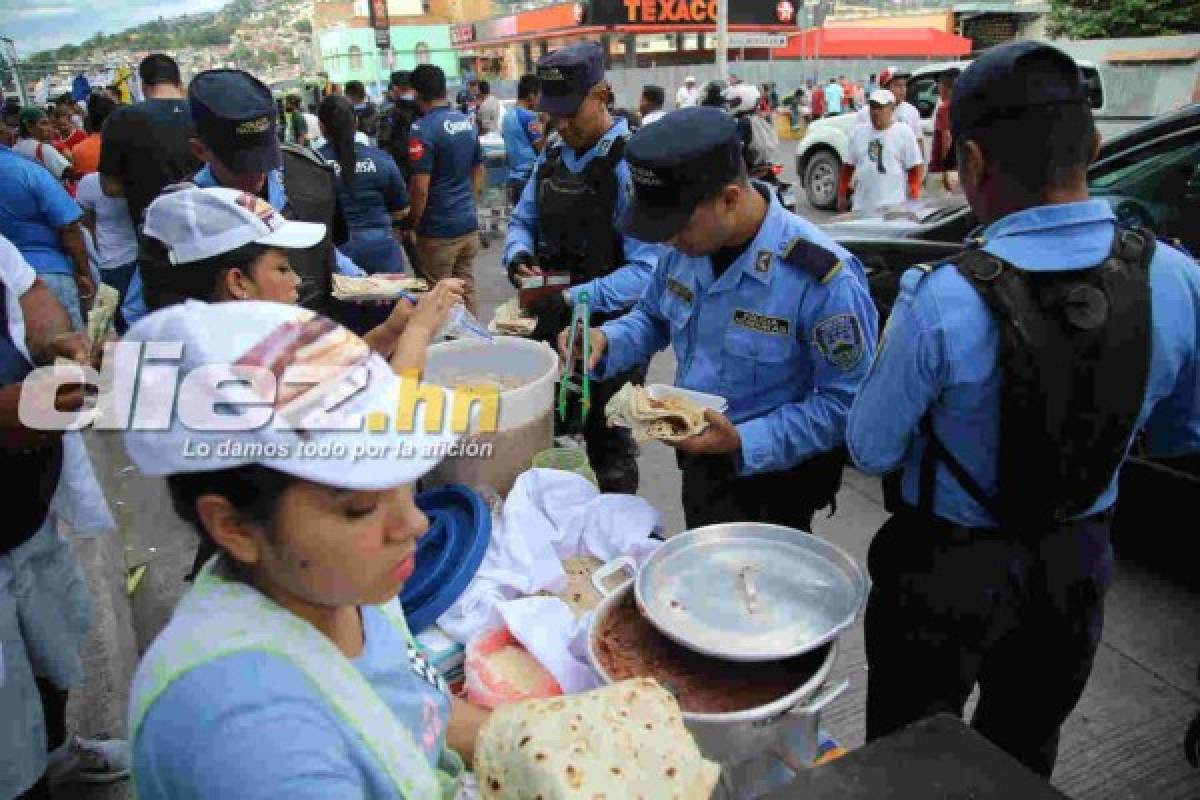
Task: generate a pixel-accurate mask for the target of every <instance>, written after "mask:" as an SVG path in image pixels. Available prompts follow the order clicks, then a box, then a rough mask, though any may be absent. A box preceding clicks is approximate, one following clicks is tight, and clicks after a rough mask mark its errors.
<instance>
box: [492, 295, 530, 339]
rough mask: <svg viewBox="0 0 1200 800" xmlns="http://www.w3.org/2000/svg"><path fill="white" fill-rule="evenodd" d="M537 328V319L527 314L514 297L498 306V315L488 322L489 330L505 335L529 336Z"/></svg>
mask: <svg viewBox="0 0 1200 800" xmlns="http://www.w3.org/2000/svg"><path fill="white" fill-rule="evenodd" d="M535 328H537V319H536V318H534V317H531V316H528V315H526V314H525V312H524V311H522V310H521V306H520V305H518V304H517V298H515V297H513V298H510V299H509V300H508V302H506V303H503V304H502V305H500V306H498V307H497V308H496V316H494V317H492V321H491V322H489V323H488V330H489V331H491V332H492V333H498V334H501V335H503V336H528V335H529V334H531V333H533V331H534V329H535Z"/></svg>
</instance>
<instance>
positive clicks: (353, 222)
mask: <svg viewBox="0 0 1200 800" xmlns="http://www.w3.org/2000/svg"><path fill="white" fill-rule="evenodd" d="M317 153H319V154H320V155H321V157H322V158H324V159H325V160H326V161H328V162H329V163H330V164H331V165H332V166H333V170H334V172H336V173H337V175H338V180H337V190H338V197H339V198H340V199H341V201H342V213H343V214H345V215H346V224H347V225H349V226H350V228H351V229H352V230H363V229H368V228H384V229H387V230H391V227H392V216H391V213H390V212H392V211H402V210H404V209H406V208H408V187H407V186H405V185H404V177H403V176H402V175H401V174H400V168H399V167H397V166H396V162H395V161H394V160H393V159H392V157H391V156H390V155H388V154H387V153H385V152H383V151H382V150H379V149H376V148H374V147H367V146H366V145H363V144H358V143H355V145H354V161H355V169H354V181H353V183H352V184H351V185H350V186H349V187H347V186H346V183H345V181H343V180H342V168H341V166H340V165H339V164H338V161H337V154H336V153H335V152H334V151H333V146H332V145H330V144H326V145H324V146H323V147H321V148H319V149H318V150H317Z"/></svg>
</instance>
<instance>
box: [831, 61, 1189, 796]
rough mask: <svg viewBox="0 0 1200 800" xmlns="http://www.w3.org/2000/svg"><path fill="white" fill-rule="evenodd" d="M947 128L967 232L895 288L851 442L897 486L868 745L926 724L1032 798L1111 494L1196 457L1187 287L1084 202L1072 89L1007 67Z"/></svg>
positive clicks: (1079, 643)
mask: <svg viewBox="0 0 1200 800" xmlns="http://www.w3.org/2000/svg"><path fill="white" fill-rule="evenodd" d="M950 125H951V132H952V134H953V138H954V142H955V146H956V148H957V163H958V169H959V174H960V177H961V183H962V187H963V191H964V193H965V194H966V197H967V200H968V202H969V203H970V204H971V209H972V211H973V212H974V213H975V216H976V217H977V218H978V219H979V221H980V222H981V223H982V226H983V227H982V228H981V229H980V230H979V231H978V232H977V233H976V234H975V235H973V236H972V239H971V241H970V243H969V245H968V247H967V249H966V250H964V251H963V253H961V254H960V255H959V256H957V257H955V258H953V259H951V260H950V261H949V262H947V263H945V264H940V265H937V266H926V267H923V268H919V269H913V270H910V271H908V272H907V273H905V275H904V277H903V279H902V281H901V289H900V296H899V297H898V298H897V301H896V304H895V307H894V308H893V310H892V314H891V317H890V319H889V321H888V327H887V334H886V336H885V337H884V344H883V346H882V347H881V349H880V354H879V358H878V360H877V361H876V363H875V365H874V367H873V368H872V371H871V374H870V376H869V377H868V378H867V380H866V382H864V384H863V386H862V388H861V390H860V391H859V394H858V399H857V400H856V401H855V404H854V408H853V410H852V411H851V414H850V421H849V425H848V427H847V433H846V441H847V444H848V446H849V450H850V453H851V455H852V456H853V458H854V460H855V462H857V464H858V466H859V467H860V468H862V469H863V470H865V471H867V472H887V471H889V470H893V469H896V468H900V469H901V470H902V480H901V485H900V487H899V492H898V494H899V497H895V498H894V500H895V501H896V502H895V504H894V505H893V506H892V507H891V508H890V509H889V510H891V511H893V512H894V516H892V517H891V519H889V520H888V522H887V523H886V524H885V525H884V526H883V528H882V529H880V531H879V533H878V534H876V536H875V539H874V541H872V543H871V548H870V552H869V555H868V566H869V569H870V572H871V578H872V581H873V585H872V588H871V593H870V599H869V601H868V606H867V612H866V619H865V633H866V651H867V665H868V668H869V671H868V688H867V738H868V739H873V738H876V737H879V736H884V735H886V734H888V733H890V732H891V731H894V730H897V729H899V728H902V727H904V726H905V725H908V724H910V723H912V722H914V721H916V720H918V719H921V718H922V717H925V716H928V715H932V714H935V713H939V712H948V713H952V714H961V713H962V711H963V706H964V704H965V703H966V701H967V698H968V696H970V694H971V692H972V690H973V689H974V688H975V686H976V685H978V687H979V703H978V705H977V706H976V709H975V715H974V719H973V721H972V724H973V725H974V727H975V728H976V729H977V730H979V732H980V733H982V734H983V735H984V736H987V737H988V738H989V739H991V740H992V741H993V742H995V743H996V744H997V745H999V746H1000V747H1002V748H1004V749H1005V750H1007V751H1008V752H1009V753H1010V754H1011V755H1013V756H1014V757H1015V758H1017V759H1019V760H1020V761H1022V762H1023V763H1024V764H1026V765H1027V766H1028V767H1029V768H1030V769H1033V770H1034V771H1036V772H1039V773H1041V774H1042V775H1045V776H1047V777H1048V776H1049V775H1050V774H1051V772H1052V770H1053V768H1054V762H1055V758H1056V754H1057V749H1058V735H1059V727H1060V726H1061V725H1062V723H1063V721H1064V720H1066V718H1067V716H1068V715H1069V714H1070V713H1071V710H1072V709H1073V708H1074V707H1075V704H1076V703H1077V702H1078V700H1079V697H1080V695H1081V694H1082V693H1083V690H1084V687H1085V686H1086V684H1087V680H1088V676H1089V675H1090V673H1091V670H1092V660H1093V658H1094V656H1095V654H1096V648H1097V645H1098V644H1099V642H1100V636H1101V631H1102V629H1103V623H1104V596H1105V593H1106V592H1107V590H1108V587H1109V585H1110V583H1111V581H1112V573H1113V568H1114V564H1113V552H1112V546H1111V544H1110V542H1109V527H1110V524H1111V520H1112V509H1113V506H1114V504H1115V502H1116V500H1117V474H1118V472H1119V470H1120V467H1121V464H1122V463H1123V462H1124V460H1125V458H1126V454H1127V453H1128V451H1129V447H1130V444H1131V441H1132V439H1133V437H1134V435H1135V434H1137V433H1138V432H1139V431H1140V432H1142V434H1143V438H1144V440H1145V446H1146V448H1147V449H1148V451H1149V452H1151V453H1156V454H1162V455H1178V454H1183V453H1186V452H1188V451H1193V452H1194V451H1196V450H1197V449H1200V393H1198V392H1197V391H1196V386H1197V383H1196V364H1197V359H1198V358H1200V341H1198V340H1197V336H1196V331H1197V330H1200V271H1198V270H1197V269H1196V265H1195V263H1193V262H1192V261H1191V260H1190V259H1188V258H1187V257H1185V256H1184V255H1183V254H1182V253H1180V252H1178V251H1176V250H1174V249H1173V248H1171V247H1169V246H1166V245H1163V244H1156V243H1155V241H1154V237H1153V234H1149V233H1148V232H1146V231H1133V230H1127V229H1122V228H1121V227H1119V226H1118V224H1117V220H1116V218H1115V217H1114V215H1113V212H1112V209H1111V208H1110V206H1109V205H1108V204H1107V203H1106V202H1105V201H1104V200H1091V199H1089V196H1088V184H1087V170H1088V165H1089V164H1090V163H1091V161H1092V159H1093V158H1094V157H1095V154H1096V150H1097V147H1098V145H1099V137H1098V134H1097V132H1096V127H1095V123H1094V121H1093V119H1092V112H1091V108H1090V106H1089V104H1088V97H1087V92H1086V89H1085V87H1084V85H1083V81H1082V77H1081V75H1080V72H1079V69H1078V67H1077V66H1076V65H1075V63H1074V62H1073V61H1072V60H1071V58H1070V57H1069V56H1067V55H1066V54H1064V53H1062V52H1061V51H1059V50H1057V49H1055V48H1053V47H1051V46H1049V45H1046V44H1043V43H1039V42H1029V41H1025V42H1014V43H1011V44H1006V45H1001V46H999V47H996V48H993V49H992V50H989V51H988V52H987V53H985V54H984V55H982V56H980V57H979V59H977V60H976V61H975V62H974V63H972V64H971V66H970V67H968V68H967V70H966V71H965V72H963V74H962V76H961V77H960V78H959V80H958V82H957V84H956V86H955V88H954V94H953V96H952V100H951V105H950Z"/></svg>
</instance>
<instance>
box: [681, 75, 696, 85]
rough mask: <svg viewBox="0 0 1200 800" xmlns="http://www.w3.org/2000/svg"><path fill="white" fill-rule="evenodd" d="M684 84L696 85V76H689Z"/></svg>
mask: <svg viewBox="0 0 1200 800" xmlns="http://www.w3.org/2000/svg"><path fill="white" fill-rule="evenodd" d="M683 82H684V83H695V82H696V76H695V75H688V76H687V77H686V78H684V79H683Z"/></svg>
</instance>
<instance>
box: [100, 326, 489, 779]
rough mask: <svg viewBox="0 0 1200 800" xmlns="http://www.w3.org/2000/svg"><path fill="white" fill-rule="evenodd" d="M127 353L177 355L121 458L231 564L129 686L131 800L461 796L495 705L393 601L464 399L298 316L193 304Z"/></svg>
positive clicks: (156, 381) (148, 392)
mask: <svg viewBox="0 0 1200 800" xmlns="http://www.w3.org/2000/svg"><path fill="white" fill-rule="evenodd" d="M126 341H131V342H139V343H146V344H149V343H153V342H174V343H180V344H182V347H181V348H180V350H179V352H180V353H181V356H180V358H179V360H178V370H177V371H176V370H173V369H168V370H152V371H151V372H152V373H153V374H147V373H146V372H145V371H143V373H142V375H141V376H140V379H139V386H138V392H137V395H136V401H135V402H136V404H137V405H138V406H144V408H135V409H134V412H133V413H134V414H135V415H138V414H142V413H149V414H152V415H154V416H155V418H159V417H160V415H161V418H163V419H165V420H166V423H165V427H162V428H161V429H157V430H131V431H128V432H126V433H125V435H124V438H125V447H126V449H127V450H128V452H129V456H130V459H131V460H132V461H133V463H134V464H135V465H136V466H137V468H138V469H139V470H140V471H141V472H142V474H144V475H147V476H162V477H165V479H166V483H167V488H168V490H169V492H170V495H171V500H172V502H173V504H174V506H175V509H176V511H177V512H178V513H179V515H180V516H181V517H182V518H183V519H184V520H185V521H186V522H188V523H189V524H190V525H191V526H192V527H193V528H194V529H195V530H196V532H197V533H198V534H199V535H200V536H201V537H203V538H204V539H206V540H207V541H210V542H211V543H212V544H214V545H215V547H216V549H217V552H218V555H217V556H215V557H214V558H213V559H211V560H210V561H209V562H208V563H207V564H206V565H205V567H204V569H203V570H202V571H201V573H200V575H199V576H198V577H197V579H196V581H195V583H194V585H193V586H192V588H191V589H190V590H189V591H188V592H187V593H186V594H185V595H184V596H183V598H182V599H181V600H180V602H179V605H178V606H177V607H176V609H175V613H174V615H173V616H172V618H171V621H170V623H169V624H168V625H167V627H166V629H164V630H163V632H162V633H161V634H160V635H159V636H158V638H157V639H156V640H155V641H154V643H153V644H152V645H151V646H150V648H149V649H148V650H147V652H146V654H145V656H144V658H143V659H142V662H141V664H140V665H139V667H138V671H137V675H136V676H135V678H134V683H133V690H132V694H131V707H130V731H129V734H130V739H131V742H132V744H133V776H134V781H135V786H134V788H135V790H136V794H137V796H138V797H140V798H142V800H158V799H159V798H162V799H163V800H165V799H166V798H181V797H313V798H315V797H396V798H400V797H403V798H410V800H416V798H435V797H455V796H456V795H457V790H458V783H459V781H460V780H461V777H462V773H463V768H464V763H463V762H464V759H465V760H467V761H469V760H470V758H471V756H472V753H473V750H474V742H475V737H476V735H477V733H478V730H479V727H480V726H481V724H482V723H483V722H484V721H485V720H486V717H487V713H486V712H485V711H483V710H481V709H479V708H477V707H475V706H472V705H470V704H468V703H466V702H465V701H462V700H458V699H455V698H452V696H451V695H450V693H449V691H448V690H447V688H446V684H445V682H444V681H443V680H442V679H441V677H440V676H439V675H438V673H437V671H436V670H435V669H434V668H433V667H432V665H431V664H430V663H429V662H428V660H427V659H426V658H425V656H424V655H423V654H422V653H421V652H420V651H419V650H418V649H417V648H416V646H415V644H414V641H413V639H412V637H411V635H410V633H409V630H408V626H407V623H406V622H405V618H404V611H403V609H402V608H401V607H400V602H399V599H398V595H399V593H400V591H401V589H402V587H403V586H404V584H405V582H406V581H407V580H408V579H409V578H410V577H411V576H412V574H413V571H414V569H415V565H416V549H417V540H418V539H419V538H420V537H421V536H422V535H423V534H424V533H425V531H426V530H427V529H428V527H429V523H428V520H427V519H426V517H425V515H424V514H423V513H422V512H421V510H420V509H419V508H418V507H417V506H416V504H415V503H414V501H413V489H414V486H415V484H416V481H417V480H418V479H419V478H420V477H421V476H422V475H424V474H425V473H426V472H428V471H429V470H430V469H431V468H432V467H433V466H434V465H435V464H436V463H437V462H438V461H439V460H440V458H441V455H440V454H441V453H443V452H444V451H445V449H446V448H447V447H449V445H451V444H452V443H453V442H454V441H455V439H456V435H455V433H454V431H453V430H452V429H451V428H452V425H453V423H452V422H451V420H452V419H453V418H454V415H453V414H450V413H449V410H450V409H451V408H452V407H453V403H452V401H453V395H452V394H451V393H449V392H447V391H445V390H442V389H439V388H436V387H429V386H423V387H420V389H416V387H414V386H412V385H409V384H408V381H407V379H404V380H402V379H400V378H398V377H397V376H396V375H395V374H393V372H392V370H391V369H390V368H389V367H388V365H387V363H386V362H385V361H383V359H382V358H380V357H379V356H378V355H376V354H373V353H371V352H370V349H369V348H368V347H367V345H366V343H365V342H363V341H362V340H361V339H359V338H358V337H357V336H355V335H354V334H353V333H351V332H350V331H349V330H347V329H345V328H342V327H340V326H338V325H337V324H335V323H333V322H331V321H330V320H328V319H325V318H323V317H320V316H318V315H316V314H314V313H313V312H311V311H309V310H307V309H304V308H300V307H297V306H290V305H280V304H277V303H260V302H245V303H211V304H210V303H196V302H189V303H185V304H181V305H175V306H171V307H170V308H166V309H163V310H161V311H157V312H155V313H153V314H150V315H149V316H147V317H145V318H143V319H141V320H139V321H138V322H137V323H136V324H135V325H134V326H133V327H132V328H131V329H130V331H129V333H128V334H127V335H126ZM297 369H299V370H303V372H302V373H301V375H303V376H310V375H312V374H313V373H312V370H314V369H316V370H325V372H318V373H316V374H318V375H321V376H322V381H321V383H320V384H318V385H315V386H314V385H312V384H310V383H308V382H307V381H305V382H302V383H299V384H293V383H291V382H290V381H288V380H287V377H286V376H287V375H289V374H291V373H293V370H297ZM247 384H248V385H247ZM297 388H300V389H301V391H299V392H297V391H296V389H297ZM414 390H415V391H416V393H418V394H419V395H420V396H421V398H422V401H423V402H421V403H419V404H417V406H419V408H417V407H414V410H413V411H411V412H410V414H409V417H408V418H405V417H404V412H403V411H402V409H403V408H404V406H405V404H404V402H402V398H403V397H404V396H405V394H406V393H407V392H413V391H414ZM177 395H178V397H179V398H180V399H179V401H178V402H176V401H175V397H176V396H177ZM336 397H343V398H345V399H343V400H342V401H341V402H339V403H336V404H335V405H333V408H332V409H330V410H328V411H324V412H321V416H319V417H317V416H315V415H313V414H312V412H313V410H316V411H317V412H320V411H321V409H322V407H323V406H328V405H331V403H330V400H331V398H336ZM438 406H442V410H438ZM216 409H222V411H220V412H218V411H216ZM443 411H444V412H445V413H442V412H443ZM381 417H383V419H382V420H381ZM439 418H440V420H441V421H438V420H439ZM216 421H220V422H223V423H224V424H223V425H216V424H214V422H216ZM427 422H429V423H430V424H428V425H427ZM459 754H461V757H460V756H459Z"/></svg>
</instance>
